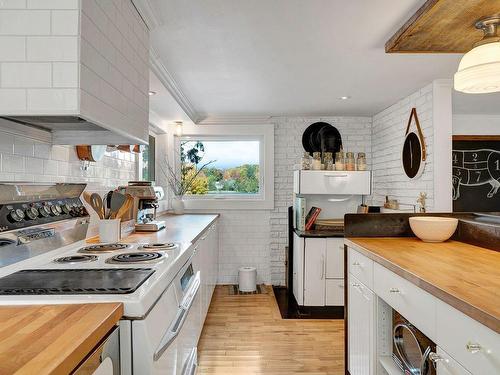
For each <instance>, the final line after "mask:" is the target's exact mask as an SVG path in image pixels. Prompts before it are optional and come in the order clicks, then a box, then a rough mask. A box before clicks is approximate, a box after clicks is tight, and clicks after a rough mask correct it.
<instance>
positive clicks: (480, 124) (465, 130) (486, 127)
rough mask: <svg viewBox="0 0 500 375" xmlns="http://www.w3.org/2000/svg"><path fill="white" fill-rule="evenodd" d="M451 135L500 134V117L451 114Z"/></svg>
mask: <svg viewBox="0 0 500 375" xmlns="http://www.w3.org/2000/svg"><path fill="white" fill-rule="evenodd" d="M499 106H500V103H499ZM453 134H454V135H496V134H500V115H481V114H470V115H469V114H453Z"/></svg>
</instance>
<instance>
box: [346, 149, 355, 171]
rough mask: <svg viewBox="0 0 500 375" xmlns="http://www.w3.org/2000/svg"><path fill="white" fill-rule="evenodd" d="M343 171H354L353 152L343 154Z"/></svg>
mask: <svg viewBox="0 0 500 375" xmlns="http://www.w3.org/2000/svg"><path fill="white" fill-rule="evenodd" d="M345 170H346V171H355V170H356V161H355V160H354V152H346V154H345Z"/></svg>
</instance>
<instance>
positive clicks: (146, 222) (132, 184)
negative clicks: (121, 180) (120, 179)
mask: <svg viewBox="0 0 500 375" xmlns="http://www.w3.org/2000/svg"><path fill="white" fill-rule="evenodd" d="M119 190H120V192H122V193H124V194H125V193H127V194H130V195H131V196H132V197H133V198H134V204H133V209H132V211H133V213H132V215H133V218H134V220H135V230H136V232H157V231H159V230H161V229H163V228H165V222H164V221H162V220H156V210H157V208H158V201H159V200H160V199H162V198H163V196H164V192H163V188H162V187H161V186H153V184H152V183H151V182H149V181H129V183H128V185H127V186H120V187H119Z"/></svg>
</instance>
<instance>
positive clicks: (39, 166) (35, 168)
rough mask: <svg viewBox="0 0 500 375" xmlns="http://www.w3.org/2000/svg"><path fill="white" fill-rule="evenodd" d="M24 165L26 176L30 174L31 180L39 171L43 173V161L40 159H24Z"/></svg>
mask: <svg viewBox="0 0 500 375" xmlns="http://www.w3.org/2000/svg"><path fill="white" fill-rule="evenodd" d="M25 164H26V171H25V172H26V174H30V175H31V176H32V178H34V175H36V174H39V173H40V171H43V160H42V159H37V158H29V157H28V158H26V159H25Z"/></svg>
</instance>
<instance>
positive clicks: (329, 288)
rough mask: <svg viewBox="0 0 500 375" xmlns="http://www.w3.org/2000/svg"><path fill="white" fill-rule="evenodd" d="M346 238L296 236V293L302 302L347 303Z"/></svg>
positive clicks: (294, 261)
mask: <svg viewBox="0 0 500 375" xmlns="http://www.w3.org/2000/svg"><path fill="white" fill-rule="evenodd" d="M343 254H344V239H343V238H303V237H299V236H298V235H296V234H294V239H293V295H294V297H295V299H296V300H297V303H298V304H299V305H300V306H342V305H343V304H344V262H343V258H344V257H343Z"/></svg>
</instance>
